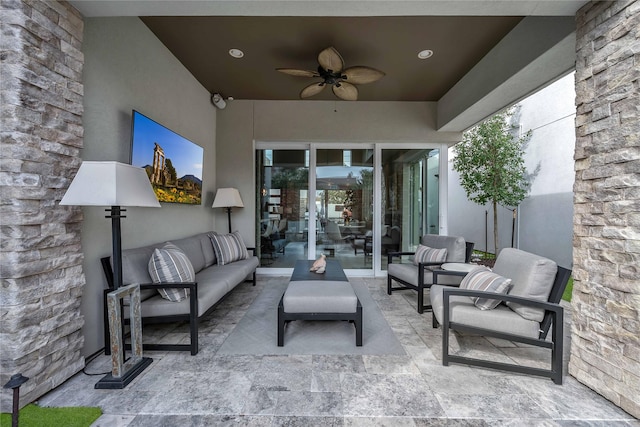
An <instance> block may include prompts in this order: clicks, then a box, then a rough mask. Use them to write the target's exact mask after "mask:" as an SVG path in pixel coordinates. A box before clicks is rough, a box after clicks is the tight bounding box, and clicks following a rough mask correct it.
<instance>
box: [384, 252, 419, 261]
mask: <svg viewBox="0 0 640 427" xmlns="http://www.w3.org/2000/svg"><path fill="white" fill-rule="evenodd" d="M415 254H416V253H415V252H389V253H388V254H387V263H388V264H391V263H392V262H393V257H398V258H399V257H401V256H402V255H415Z"/></svg>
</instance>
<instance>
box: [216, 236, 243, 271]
mask: <svg viewBox="0 0 640 427" xmlns="http://www.w3.org/2000/svg"><path fill="white" fill-rule="evenodd" d="M210 236H211V243H212V244H213V250H214V251H215V253H216V258H217V259H218V264H220V265H225V264H229V263H230V262H234V261H239V260H241V259H247V258H249V251H247V247H246V246H245V244H244V241H243V240H242V237H241V236H240V233H238V232H237V231H234V232H233V233H230V234H218V233H213V234H211V235H210Z"/></svg>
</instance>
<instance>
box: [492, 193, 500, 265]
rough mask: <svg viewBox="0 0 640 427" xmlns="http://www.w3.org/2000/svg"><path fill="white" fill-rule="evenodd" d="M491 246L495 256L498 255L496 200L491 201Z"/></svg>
mask: <svg viewBox="0 0 640 427" xmlns="http://www.w3.org/2000/svg"><path fill="white" fill-rule="evenodd" d="M493 245H494V246H493V247H494V248H495V255H496V258H497V257H498V252H499V251H498V202H496V201H495V200H494V201H493Z"/></svg>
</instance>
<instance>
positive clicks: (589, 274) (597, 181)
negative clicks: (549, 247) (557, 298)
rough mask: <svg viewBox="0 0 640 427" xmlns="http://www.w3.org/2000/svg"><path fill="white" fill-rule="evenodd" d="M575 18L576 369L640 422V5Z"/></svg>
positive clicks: (602, 7)
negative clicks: (639, 419)
mask: <svg viewBox="0 0 640 427" xmlns="http://www.w3.org/2000/svg"><path fill="white" fill-rule="evenodd" d="M576 20H577V34H576V38H577V40H576V42H577V46H576V50H577V56H576V106H577V116H576V153H575V161H576V163H575V169H576V179H575V188H574V198H575V199H574V253H573V262H574V265H573V277H574V290H573V300H572V302H571V305H572V309H573V326H572V342H571V358H570V362H569V372H570V374H571V375H573V376H574V377H576V378H577V379H578V380H579V381H580V382H582V383H584V384H586V385H587V386H589V387H591V388H592V389H594V390H595V391H597V392H598V393H600V394H601V395H603V396H605V397H606V398H607V399H609V400H611V401H612V402H614V403H615V404H616V405H618V406H620V407H621V408H622V409H624V410H626V411H627V412H629V413H630V414H632V415H634V416H636V417H640V107H639V106H640V1H638V0H620V1H615V2H608V1H607V2H591V3H588V4H587V5H585V6H584V7H583V8H582V9H581V10H580V11H578V13H577V15H576Z"/></svg>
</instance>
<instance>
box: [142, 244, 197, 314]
mask: <svg viewBox="0 0 640 427" xmlns="http://www.w3.org/2000/svg"><path fill="white" fill-rule="evenodd" d="M149 275H150V276H151V280H152V281H153V283H183V282H193V281H195V276H196V275H195V272H194V271H193V266H192V265H191V261H189V258H188V257H187V255H186V254H185V253H184V252H183V251H182V250H181V249H180V248H178V247H177V246H176V245H174V244H173V243H171V242H167V243H166V244H165V245H164V246H163V247H162V248H160V249H155V250H154V251H153V255H152V256H151V259H150V260H149ZM158 292H159V293H160V295H161V296H162V298H165V299H167V300H169V301H172V302H178V301H182V300H183V299H185V298H187V297H188V296H189V291H188V289H158Z"/></svg>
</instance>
